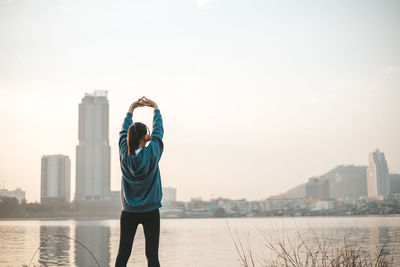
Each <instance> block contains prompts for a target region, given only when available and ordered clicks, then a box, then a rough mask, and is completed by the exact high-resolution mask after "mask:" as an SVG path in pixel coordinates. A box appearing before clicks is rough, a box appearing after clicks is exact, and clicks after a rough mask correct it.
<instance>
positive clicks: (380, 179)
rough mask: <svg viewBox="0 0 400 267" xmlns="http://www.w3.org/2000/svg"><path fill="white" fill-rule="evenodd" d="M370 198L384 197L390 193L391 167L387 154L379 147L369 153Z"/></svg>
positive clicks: (368, 179)
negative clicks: (389, 166)
mask: <svg viewBox="0 0 400 267" xmlns="http://www.w3.org/2000/svg"><path fill="white" fill-rule="evenodd" d="M367 187H368V198H378V199H384V198H386V197H388V196H389V193H390V177H389V169H388V166H387V163H386V159H385V154H384V153H382V152H380V151H379V149H377V150H375V151H374V152H371V153H369V164H368V168H367Z"/></svg>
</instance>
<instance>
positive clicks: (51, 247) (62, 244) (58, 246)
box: [39, 226, 70, 267]
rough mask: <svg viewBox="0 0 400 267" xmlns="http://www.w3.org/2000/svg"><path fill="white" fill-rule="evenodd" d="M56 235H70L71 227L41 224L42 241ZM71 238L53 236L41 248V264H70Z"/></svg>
mask: <svg viewBox="0 0 400 267" xmlns="http://www.w3.org/2000/svg"><path fill="white" fill-rule="evenodd" d="M54 235H63V236H70V227H68V226H65V227H60V226H40V243H42V242H44V241H45V240H46V239H48V238H50V237H52V236H54ZM69 250H70V240H69V239H66V238H62V237H52V238H50V239H49V240H48V241H47V242H46V243H44V244H43V246H42V247H40V249H39V264H40V265H41V266H45V267H47V266H55V265H56V266H69V265H70V261H69Z"/></svg>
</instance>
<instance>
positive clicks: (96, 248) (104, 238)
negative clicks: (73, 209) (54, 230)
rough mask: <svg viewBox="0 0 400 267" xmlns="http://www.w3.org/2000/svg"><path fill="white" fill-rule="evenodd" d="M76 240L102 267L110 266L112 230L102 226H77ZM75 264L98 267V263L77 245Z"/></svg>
mask: <svg viewBox="0 0 400 267" xmlns="http://www.w3.org/2000/svg"><path fill="white" fill-rule="evenodd" d="M75 239H76V240H78V241H79V242H81V243H83V244H84V245H85V246H86V247H87V248H88V249H89V250H90V251H91V252H92V254H93V255H94V257H95V258H96V259H97V261H98V262H99V264H100V266H110V228H109V227H107V226H102V225H76V226H75ZM75 264H76V265H77V266H82V267H83V266H85V267H86V266H88V267H90V266H93V267H97V263H96V261H95V260H94V259H93V257H92V256H91V255H90V254H89V252H88V251H86V249H84V248H83V247H82V246H81V245H79V244H75Z"/></svg>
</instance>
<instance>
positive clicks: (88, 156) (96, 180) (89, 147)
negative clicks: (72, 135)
mask: <svg viewBox="0 0 400 267" xmlns="http://www.w3.org/2000/svg"><path fill="white" fill-rule="evenodd" d="M108 131H109V105H108V99H107V91H102V90H95V91H94V93H86V94H85V96H84V97H83V98H82V103H80V104H79V133H78V137H79V145H78V146H77V147H76V190H75V199H76V200H106V199H108V198H109V197H110V165H111V162H110V153H111V148H110V144H109V140H108Z"/></svg>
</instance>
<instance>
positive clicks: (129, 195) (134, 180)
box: [119, 109, 164, 212]
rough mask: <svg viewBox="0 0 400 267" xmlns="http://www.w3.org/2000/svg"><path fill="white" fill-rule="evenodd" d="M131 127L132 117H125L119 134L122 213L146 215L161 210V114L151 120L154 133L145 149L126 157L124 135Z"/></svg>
mask: <svg viewBox="0 0 400 267" xmlns="http://www.w3.org/2000/svg"><path fill="white" fill-rule="evenodd" d="M131 124H132V113H130V112H128V113H127V114H126V117H125V120H124V123H123V124H122V130H121V132H120V133H119V136H120V137H119V158H120V162H121V171H122V181H121V198H122V209H123V210H124V211H128V212H147V211H151V210H155V209H158V208H160V207H161V198H162V190H161V177H160V169H159V167H158V162H159V161H160V158H161V154H162V152H163V149H164V144H163V142H162V138H163V136H164V128H163V123H162V117H161V113H160V110H158V109H156V110H155V111H154V116H153V132H152V134H151V141H150V144H149V145H148V146H145V147H143V148H142V150H140V151H139V153H138V154H137V155H133V154H132V155H129V153H128V144H127V141H126V139H127V134H128V129H129V126H131Z"/></svg>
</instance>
